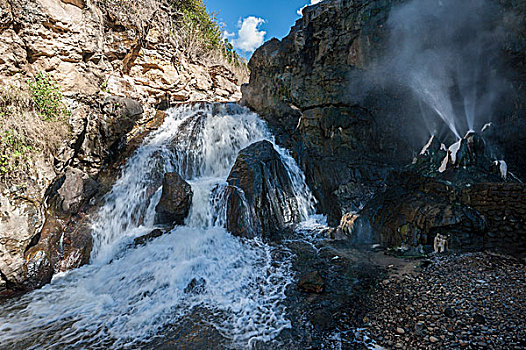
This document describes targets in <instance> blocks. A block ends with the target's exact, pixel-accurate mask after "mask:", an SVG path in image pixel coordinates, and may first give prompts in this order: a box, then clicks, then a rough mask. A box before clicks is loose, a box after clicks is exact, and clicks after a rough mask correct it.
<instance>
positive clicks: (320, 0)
mask: <svg viewBox="0 0 526 350" xmlns="http://www.w3.org/2000/svg"><path fill="white" fill-rule="evenodd" d="M322 1H323V0H310V4H307V5H305V6H303V7H302V8H300V9H299V10H298V11H297V12H298V15H299V16H303V9H304V8H305V7H307V6H310V5H316V4H317V3H319V2H322Z"/></svg>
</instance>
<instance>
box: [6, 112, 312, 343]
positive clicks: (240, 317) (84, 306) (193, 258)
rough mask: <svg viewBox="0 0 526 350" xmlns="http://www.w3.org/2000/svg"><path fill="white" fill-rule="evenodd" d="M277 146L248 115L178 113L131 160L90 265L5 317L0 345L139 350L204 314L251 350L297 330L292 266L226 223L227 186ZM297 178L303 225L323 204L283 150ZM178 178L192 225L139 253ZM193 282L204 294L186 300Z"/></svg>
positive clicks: (101, 220)
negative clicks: (264, 146)
mask: <svg viewBox="0 0 526 350" xmlns="http://www.w3.org/2000/svg"><path fill="white" fill-rule="evenodd" d="M262 139H268V140H270V141H271V142H273V138H272V136H271V135H270V133H269V132H268V129H267V128H266V125H265V123H264V122H263V121H261V120H260V119H259V118H258V117H257V115H255V114H253V113H251V112H249V111H248V110H246V109H242V108H241V107H238V106H235V105H230V106H217V105H216V106H212V105H199V106H185V107H180V108H177V109H172V110H170V111H168V117H167V118H166V121H165V123H164V124H163V126H162V127H161V128H160V129H159V130H158V131H156V132H154V133H153V134H152V135H151V136H150V137H149V138H148V139H147V140H145V142H144V144H143V145H142V146H141V147H140V148H139V149H138V151H137V152H136V154H135V155H134V156H132V157H131V158H130V159H129V161H128V163H127V165H126V166H125V167H124V169H123V171H122V175H121V177H120V179H119V180H118V181H117V182H116V184H115V185H114V187H113V189H112V191H111V192H110V193H109V194H108V195H107V196H106V201H105V204H104V206H103V207H102V208H101V209H100V211H99V214H98V217H97V218H96V220H95V222H94V224H93V230H94V231H93V232H94V240H95V244H94V250H93V252H92V262H91V264H90V265H87V266H84V267H82V268H80V269H77V270H73V271H70V272H68V273H65V274H60V275H57V276H56V277H55V278H54V280H53V281H52V283H51V284H49V285H47V286H45V287H44V288H42V289H40V290H37V291H34V292H32V293H29V294H27V295H24V296H23V297H21V298H19V299H16V300H11V301H8V302H7V303H5V304H4V305H3V308H2V310H0V325H1V326H0V344H3V345H5V346H10V347H12V348H23V349H55V348H69V349H73V348H75V349H76V348H133V347H135V346H136V345H137V344H141V343H142V344H143V343H144V342H147V341H148V340H149V339H151V338H152V337H154V336H155V335H157V334H162V332H163V330H165V329H166V328H167V327H170V326H173V325H176V324H177V322H178V321H180V320H181V319H182V318H183V317H185V315H188V313H190V312H191V311H192V310H193V309H194V308H205V309H206V310H207V312H208V313H209V314H210V315H213V317H211V318H210V319H207V322H208V324H210V326H211V327H213V328H214V329H216V330H217V331H218V332H220V334H221V335H222V336H223V337H224V338H225V339H227V340H228V342H229V344H228V346H231V347H234V348H244V347H247V346H250V345H251V344H253V343H254V342H255V341H256V340H261V341H269V340H271V339H273V338H274V337H275V336H277V335H278V334H279V333H280V332H281V330H283V329H284V328H288V327H290V321H289V320H288V319H287V318H286V316H285V310H284V306H283V305H282V302H283V300H284V298H285V294H284V293H285V289H286V287H287V285H288V284H289V283H290V282H291V280H292V273H291V271H290V266H289V264H288V263H287V262H285V261H282V262H280V263H279V264H273V263H272V259H273V258H272V253H273V250H272V248H271V247H269V246H268V245H266V244H264V243H262V242H260V241H258V240H252V241H248V240H242V239H239V238H236V237H233V236H232V235H230V234H229V233H228V232H226V230H225V229H224V228H223V227H222V226H221V223H222V220H217V217H218V216H221V215H223V214H222V213H221V208H224V205H221V204H222V203H221V198H219V197H214V195H213V193H214V191H212V189H213V188H214V187H215V186H222V185H224V183H225V180H226V177H227V175H228V173H229V171H230V168H231V166H232V164H233V163H234V161H235V158H236V156H237V153H238V152H239V150H240V149H242V148H244V147H246V146H248V145H249V144H251V143H253V142H256V141H259V140H262ZM276 148H277V150H278V152H279V153H280V155H281V157H282V159H283V160H284V163H285V165H286V167H287V169H288V171H289V173H290V178H291V181H292V183H293V184H294V190H295V191H296V193H295V195H296V198H297V201H298V207H299V208H300V209H299V210H300V213H301V217H303V218H307V217H308V215H309V214H311V213H312V208H313V204H314V200H313V197H312V195H311V193H310V191H309V189H308V187H307V186H306V185H305V181H304V177H303V174H301V172H300V171H299V168H298V167H297V165H296V164H295V162H294V161H293V159H292V158H291V157H290V155H289V154H288V152H286V151H284V150H283V149H280V148H278V147H276ZM166 171H178V172H180V173H181V175H182V176H183V177H185V178H186V180H187V181H188V182H189V183H190V184H191V186H192V189H193V192H194V198H193V203H192V208H191V212H190V215H189V218H187V221H186V225H184V226H178V227H175V228H174V229H173V230H172V231H171V232H170V233H168V234H165V235H164V236H162V237H160V238H158V239H155V240H154V241H152V242H150V243H147V244H146V245H145V246H139V247H133V244H132V242H133V238H135V237H137V236H140V235H143V234H145V233H148V232H150V231H151V230H153V229H154V228H155V226H154V223H153V222H154V216H155V206H156V204H157V202H158V201H159V198H160V192H161V179H162V174H163V173H164V172H166ZM193 279H196V280H200V281H203V280H204V288H203V291H201V292H200V293H193V292H191V291H190V292H188V291H187V292H185V289H186V288H187V286H188V285H189V283H191V281H192V280H193Z"/></svg>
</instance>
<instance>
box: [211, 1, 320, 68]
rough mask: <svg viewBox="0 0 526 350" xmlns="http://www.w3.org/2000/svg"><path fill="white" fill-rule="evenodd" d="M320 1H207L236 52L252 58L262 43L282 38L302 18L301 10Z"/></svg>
mask: <svg viewBox="0 0 526 350" xmlns="http://www.w3.org/2000/svg"><path fill="white" fill-rule="evenodd" d="M319 1H320V0H204V2H205V4H206V6H207V9H208V11H210V12H213V13H216V14H217V19H218V21H219V22H220V23H222V24H223V25H224V35H225V36H226V37H228V38H229V40H230V42H232V43H233V45H234V47H235V49H236V51H238V52H239V53H240V54H242V55H243V56H245V57H247V58H249V57H250V56H251V55H252V53H253V52H254V50H255V49H256V48H257V47H259V46H261V44H263V42H265V41H267V40H270V39H272V38H273V37H276V38H279V39H281V38H283V37H284V36H286V35H287V34H288V33H289V30H290V27H292V26H293V25H294V23H295V22H296V20H297V19H298V18H300V15H299V14H298V10H300V9H301V8H302V7H303V6H305V5H307V4H311V3H317V2H319Z"/></svg>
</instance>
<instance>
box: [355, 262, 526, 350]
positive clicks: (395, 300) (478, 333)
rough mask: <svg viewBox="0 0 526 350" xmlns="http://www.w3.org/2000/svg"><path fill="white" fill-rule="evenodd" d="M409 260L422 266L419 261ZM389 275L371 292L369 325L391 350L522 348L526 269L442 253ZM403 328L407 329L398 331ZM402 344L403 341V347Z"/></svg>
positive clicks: (523, 343)
mask: <svg viewBox="0 0 526 350" xmlns="http://www.w3.org/2000/svg"><path fill="white" fill-rule="evenodd" d="M406 264H412V265H417V266H419V265H421V264H420V262H419V261H412V262H407V263H406ZM392 272H394V269H391V271H390V273H389V275H388V276H387V277H386V279H384V280H383V281H382V282H381V283H379V284H378V286H377V288H376V290H375V292H374V293H372V295H371V299H370V300H371V302H372V305H371V306H372V309H371V312H370V313H368V315H367V318H366V324H365V327H366V328H367V330H368V332H369V334H370V335H371V337H372V338H373V339H375V340H376V342H377V343H378V344H379V345H381V346H384V347H386V348H393V347H400V348H404V349H439V348H440V349H445V348H447V349H452V348H455V349H481V348H487V349H522V348H524V347H525V346H526V342H525V339H526V333H525V327H524V314H525V313H526V297H525V294H524V292H525V286H526V283H525V282H526V280H525V278H526V267H525V265H524V263H522V262H519V261H518V260H515V259H512V258H507V257H503V256H498V255H490V254H486V253H473V254H464V255H449V256H437V257H434V258H432V259H431V264H430V265H429V266H427V267H425V268H420V267H417V270H416V271H412V272H411V273H401V274H394V273H392ZM398 328H403V329H404V330H405V332H404V333H402V334H401V333H400V332H397V329H398ZM397 344H400V346H398V345H397Z"/></svg>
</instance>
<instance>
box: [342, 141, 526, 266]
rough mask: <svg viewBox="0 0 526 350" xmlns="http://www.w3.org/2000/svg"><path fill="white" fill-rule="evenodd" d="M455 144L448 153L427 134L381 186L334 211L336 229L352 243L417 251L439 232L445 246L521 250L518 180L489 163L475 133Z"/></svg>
mask: <svg viewBox="0 0 526 350" xmlns="http://www.w3.org/2000/svg"><path fill="white" fill-rule="evenodd" d="M457 144H458V148H457V147H455V149H456V152H454V153H452V152H451V151H448V152H447V153H446V151H441V152H439V151H440V149H439V150H438V151H437V147H436V145H435V146H433V140H430V142H429V143H428V147H427V148H426V149H425V150H423V151H422V153H421V154H420V155H419V156H418V157H417V158H416V159H415V160H414V162H413V164H411V165H409V166H406V167H405V168H404V169H403V170H402V171H399V172H393V173H391V175H390V177H389V179H388V181H387V184H386V190H385V191H384V192H381V193H378V194H376V195H375V196H374V197H373V199H372V200H371V201H369V202H368V203H367V204H366V206H365V207H364V209H363V210H361V211H360V212H359V213H358V215H354V216H353V220H352V221H349V220H343V219H342V222H341V227H340V230H341V231H343V232H345V233H347V234H350V236H351V238H352V239H353V240H354V241H356V242H359V243H380V244H382V245H384V246H387V247H401V246H402V247H406V248H408V249H410V248H417V249H418V250H419V251H420V252H430V251H432V246H433V243H434V239H435V237H436V236H437V235H438V234H440V235H442V236H444V237H447V238H446V239H447V241H448V249H450V250H453V251H480V250H484V249H490V250H497V251H500V252H504V253H507V254H512V255H516V256H518V257H524V256H526V242H525V238H526V231H525V229H524V228H525V227H526V212H525V211H524V204H523V203H524V202H525V199H526V198H525V194H526V185H524V184H522V183H520V182H517V181H516V180H514V179H513V178H509V177H505V176H504V175H505V174H503V173H501V172H500V169H499V168H495V167H492V166H491V165H492V164H493V162H492V161H491V159H490V158H488V156H487V154H486V152H485V151H486V146H485V145H486V141H485V140H484V139H483V138H482V137H481V136H480V135H477V134H473V133H470V134H468V135H466V137H465V138H464V139H462V140H460V141H458V142H457ZM438 153H441V154H442V157H443V158H444V161H443V160H441V159H440V157H437V154H438ZM445 161H447V162H445ZM441 164H442V168H440V165H441ZM344 218H346V216H344Z"/></svg>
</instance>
